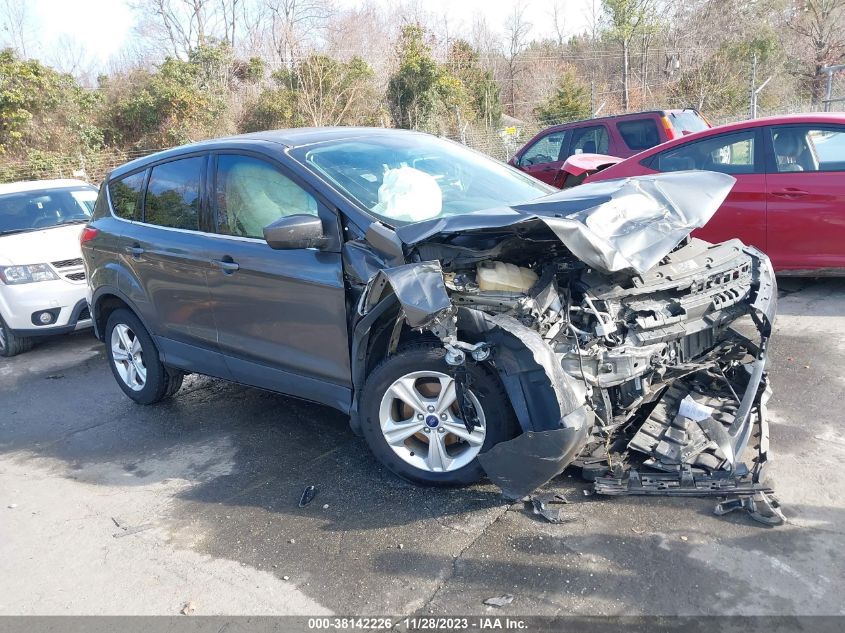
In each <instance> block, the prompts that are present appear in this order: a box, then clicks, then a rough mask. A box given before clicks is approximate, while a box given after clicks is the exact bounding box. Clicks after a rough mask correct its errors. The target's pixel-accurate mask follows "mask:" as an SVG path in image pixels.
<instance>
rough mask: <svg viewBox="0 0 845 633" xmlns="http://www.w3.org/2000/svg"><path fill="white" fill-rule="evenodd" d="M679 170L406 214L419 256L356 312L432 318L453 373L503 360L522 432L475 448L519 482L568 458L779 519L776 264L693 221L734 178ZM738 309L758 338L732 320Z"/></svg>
mask: <svg viewBox="0 0 845 633" xmlns="http://www.w3.org/2000/svg"><path fill="white" fill-rule="evenodd" d="M672 176H675V179H674V180H673V179H671V178H667V177H666V176H659V177H652V178H651V180H650V181H649V182H650V183H651V185H654V188H651V189H650V188H648V187H646V186H644V184H643V182H634V181H637V180H638V179H631V180H628V181H621V184H620V182H610V183H598V184H597V185H596V186H584V187H579V188H577V189H573V190H569V191H567V192H564V193H563V194H561V195H560V197H559V198H558V200H559V203H558V204H557V205H555V204H554V201H551V202H547V203H544V204H546V205H547V207H548V210H546V209H543V210H542V212H541V210H540V209H538V208H537V205H535V206H534V207H531V208H527V207H526V208H524V209H522V208H520V209H516V211H517V213H516V214H515V216H514V217H508V216H506V215H503V214H495V215H493V216H491V217H488V218H485V217H475V218H473V217H472V216H461V217H458V218H454V221H453V222H451V225H452V226H449V224H450V222H448V221H446V222H445V223H444V222H443V221H442V220H441V221H439V225H438V226H435V227H426V226H420V224H417V225H412V226H411V227H405V229H404V230H403V229H400V230H397V231H396V233H397V235H398V236H399V238H400V239H401V249H402V251H401V252H402V253H403V259H404V261H405V262H409V263H402V264H400V263H399V262H400V261H401V260H400V259H399V257H398V253H396V252H395V251H394V254H395V257H394V261H393V263H394V264H398V265H394V266H386V267H384V268H381V269H380V270H378V271H377V272H376V273H375V274H374V275H372V277H371V278H370V279H369V280H368V283H367V286H366V289H365V291H364V292H363V293H362V295H361V298H360V303H359V314H361V315H362V316H364V317H365V318H366V317H367V316H369V315H371V314H372V313H373V312H374V311H375V310H376V309H377V306H378V305H379V303H380V302H383V301H385V300H386V299H385V297H388V296H392V297H395V299H396V300H398V302H399V304H400V305H401V310H400V315H399V318H398V319H397V324H396V327H395V328H394V337H393V339H398V335H399V330H400V329H401V328H402V327H410V328H412V329H414V330H416V331H419V332H427V333H429V334H433V335H434V336H436V337H437V339H439V340H440V341H441V342H442V344H443V347H444V348H445V349H446V352H447V355H446V359H447V362H448V363H449V364H450V365H451V366H453V367H454V368H456V370H457V371H456V374H455V375H456V376H462V375H463V374H462V373H461V371H460V368H461V367H462V366H463V365H465V364H466V363H490V364H492V365H493V366H494V367H495V369H496V371H497V372H498V373H499V376H500V378H501V380H502V383H503V384H504V387H505V389H506V391H507V393H508V396H509V398H510V400H511V404H512V405H513V407H514V411H515V413H516V416H517V418H518V420H519V423H520V426H521V427H522V434H520V435H518V436H517V437H516V438H514V439H512V440H510V441H506V442H502V443H500V444H498V445H496V446H494V447H493V448H492V449H491V450H489V451H487V452H485V453H482V454H481V455H479V458H478V459H479V460H480V462H481V464H482V466H483V467H484V470H485V472H486V473H487V475H488V476H489V477H490V479H491V480H492V481H493V482H494V483H496V484H497V485H498V486H499V487H500V488H501V489H502V490H503V492H504V494H505V495H506V496H507V497H509V498H513V499H518V498H521V497H524V496H526V495H529V494H531V493H532V491H534V490H535V489H536V488H537V487H539V486H541V485H543V484H545V483H546V482H547V481H549V480H550V479H551V478H552V477H554V476H556V475H557V474H559V473H560V472H562V471H563V469H564V468H566V467H567V466H569V465H570V464H572V465H576V466H580V467H581V468H582V469H583V473H584V476H585V477H586V478H587V479H590V480H593V481H594V482H595V483H594V486H595V491H596V492H597V493H601V494H610V495H620V494H633V495H649V494H679V495H684V494H686V495H706V496H719V497H729V498H730V501H729V502H727V505H726V504H722V505H721V506H720V507H721V509H722V510H723V511H725V512H726V511H729V510H731V509H734V507H744V508H746V509H749V510H752V511H753V512H752V513H753V514H755V515H756V518H759V519H760V520H763V521H767V522H777V521H778V520H779V517H780V516H781V515H780V513H779V511H778V510H777V503H776V501H774V500H773V498H772V497H771V492H772V491H771V490H770V489H769V488H767V487H766V486H765V483H764V471H765V466H766V461H767V454H768V429H767V425H766V419H765V403H766V400H767V399H768V397H769V394H770V390H769V387H768V381H767V379H766V375H765V362H766V347H767V343H768V338H769V336H770V334H771V325H772V320H773V318H774V306H775V301H776V285H775V278H774V273H773V271H772V268H771V265H770V264H769V262H768V259H767V258H766V257H765V255H763V254H762V253H760V252H759V251H757V250H756V249H754V248H750V247H746V246H744V245H743V244H742V243H740V242H739V241H738V240H732V241H728V242H725V243H722V244H716V245H713V244H709V243H706V242H703V241H701V240H698V239H695V238H690V237H689V232H690V231H691V230H692V228H695V226H696V225H697V226H700V225H701V224H702V223H703V222H706V219H709V217H710V215H712V213H713V212H715V209H716V208H717V207H718V205H719V204H720V203H721V201H722V200H723V199H724V196H725V195H727V192H728V191H729V190H730V186H731V185H732V181H733V179H731V178H730V177H727V176H723V175H720V174H704V175H703V178H702V173H701V172H699V173H698V174H697V175H696V177H695V178H694V179H693V178H692V177H691V176H690V174H674V175H672ZM679 176H680V178H679ZM684 177H685V178H686V179H687V181H686V182H683V178H684ZM702 180H703V182H702ZM690 182H695V185H696V187H700V186H702V185H703V186H704V187H707V188H709V189H708V190H709V191H710V192H711V194H712V195H710V196H709V198H707V197H705V198H706V199H705V200H704V201H702V200H700V199H696V197H695V195H693V196H691V197H690V196H689V194H687V198H685V199H681V196H679V195H678V193H677V192H678V191H679V190H678V189H673V187H676V186H680V185H682V184H684V185H686V186H689V183H690ZM631 183H633V188H632V184H631ZM655 183H656V184H655ZM590 187H592V189H591V188H590ZM567 194H568V195H567ZM590 196H593V197H592V198H591V197H590ZM552 198H555V196H552ZM693 209H697V210H698V211H699V212H700V213H699V215H698V216H695V213H693V212H692V211H691V210H693ZM631 210H633V211H631ZM649 214H652V215H649ZM708 214H709V215H708ZM579 223H580V224H579ZM421 224H425V223H421ZM382 237H383V236H381V235H375V236H371V240H370V242H371V243H374V244H377V245H380V244H383V243H384V240H383V239H382ZM388 250H389V249H387V248H385V247H384V246H382V252H385V251H388ZM391 291H392V294H391ZM742 321H747V323H746V327H745V330H749V329H750V330H752V331H753V330H754V329H756V331H757V336H754V339H755V340H752V339H751V338H748V337H747V336H745V335H743V334H741V333H740V332H739V331H737V329H735V328H734V326H736V325H737V324H738V323H741V322H742ZM758 337H759V338H758ZM391 345H394V346H395V340H392V341H391ZM388 351H389V350H388ZM456 379H457V378H456ZM465 406H467V407H469V408H471V406H472V405H471V403H469V402H468V401H466V403H465ZM465 419H467V420H470V421H471V420H472V419H473V416H472V411H471V410H470V411H468V412H467V416H466V418H465ZM470 423H471V422H468V423H467V424H468V425H469V424H470ZM468 430H471V429H469V427H468ZM748 448H750V449H751V450H752V451H753V453H754V455H753V457H752V459H751V461H750V462H749V463H750V465H747V464H746V463H745V462H743V461H741V458H742V456H743V454H744V453H745V452H746V449H748ZM756 503H761V504H762V505H763V509H762V510H758V508H757V506H756V505H755V504H756ZM752 506H754V507H753V508H752Z"/></svg>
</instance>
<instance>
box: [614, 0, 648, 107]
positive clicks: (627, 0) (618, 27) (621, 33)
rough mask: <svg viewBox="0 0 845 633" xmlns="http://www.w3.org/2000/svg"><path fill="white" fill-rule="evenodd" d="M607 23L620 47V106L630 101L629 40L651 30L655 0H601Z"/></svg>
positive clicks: (625, 105) (626, 104)
mask: <svg viewBox="0 0 845 633" xmlns="http://www.w3.org/2000/svg"><path fill="white" fill-rule="evenodd" d="M602 2H603V5H604V10H605V13H606V15H607V19H608V23H609V27H610V29H609V35H610V36H611V37H612V38H613V40H614V41H616V42H618V43H619V45H620V46H621V49H622V107H623V108H624V110H625V111H626V112H627V111H628V105H629V103H630V94H629V92H630V88H629V82H630V75H631V63H630V57H631V42H632V41H633V40H634V38H635V37H636V36H637V35H641V34H643V33H644V32H646V31H648V30H651V29H652V28H653V25H654V18H655V0H602Z"/></svg>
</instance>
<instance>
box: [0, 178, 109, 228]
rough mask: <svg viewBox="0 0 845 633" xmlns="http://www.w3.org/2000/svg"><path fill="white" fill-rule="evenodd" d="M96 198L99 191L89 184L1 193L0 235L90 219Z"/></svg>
mask: <svg viewBox="0 0 845 633" xmlns="http://www.w3.org/2000/svg"><path fill="white" fill-rule="evenodd" d="M96 199H97V190H96V189H93V188H87V187H75V188H65V189H35V190H33V191H23V192H20V193H7V194H3V195H0V235H6V234H9V233H23V232H25V231H36V230H39V229H46V228H50V227H52V226H58V225H60V224H73V223H77V222H87V221H88V220H90V219H91V212H92V211H93V210H94V202H95V201H96Z"/></svg>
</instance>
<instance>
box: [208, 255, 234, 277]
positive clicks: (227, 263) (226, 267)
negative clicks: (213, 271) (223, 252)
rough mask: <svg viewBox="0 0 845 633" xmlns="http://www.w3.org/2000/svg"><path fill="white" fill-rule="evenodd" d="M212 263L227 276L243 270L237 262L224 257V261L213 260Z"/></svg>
mask: <svg viewBox="0 0 845 633" xmlns="http://www.w3.org/2000/svg"><path fill="white" fill-rule="evenodd" d="M211 263H212V264H214V265H215V266H217V267H218V268H219V269H220V270H222V271H223V272H224V273H225V274H227V275H231V274H232V273H233V272H235V271H237V270H240V268H241V267H240V266H239V265H238V263H237V262H235V261H234V260H232V258H231V257H224V258H223V259H212V260H211Z"/></svg>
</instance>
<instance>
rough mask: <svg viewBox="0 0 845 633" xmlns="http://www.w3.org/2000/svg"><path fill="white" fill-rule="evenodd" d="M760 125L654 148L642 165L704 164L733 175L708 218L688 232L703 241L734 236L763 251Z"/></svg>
mask: <svg viewBox="0 0 845 633" xmlns="http://www.w3.org/2000/svg"><path fill="white" fill-rule="evenodd" d="M761 135H762V128H750V129H748V130H741V131H739V132H729V133H726V134H715V135H713V136H708V137H707V138H705V139H701V140H700V141H694V142H691V143H685V144H683V145H680V146H678V147H675V148H674V149H671V150H667V151H664V152H660V153H658V154H655V155H654V156H653V157H652V158H651V159H649V162H648V165H649V166H650V167H651V168H652V169H656V170H657V171H661V172H668V171H683V170H688V169H706V170H709V171H717V172H720V173H723V174H730V175H731V176H733V177H734V178H736V184H735V185H734V187H733V189H732V190H731V192H730V194H728V197H727V199H726V200H725V201H724V202H723V203H722V206H721V207H719V210H718V211H717V212H716V215H714V216H713V217H712V218H711V219H710V222H708V223H707V224H706V225H705V226H704V227H702V228H700V229H696V231H695V232H694V233H693V235H694V236H695V237H699V238H701V239H703V240H707V241H708V242H723V241H725V240H728V239H731V238H735V237H736V238H739V239H740V240H742V241H743V242H744V243H745V244H750V245H752V246H756V247H757V248H759V249H761V250H763V251H766V250H767V244H766V193H765V188H766V176H765V174H764V169H763V163H764V154H763V149H762V144H761Z"/></svg>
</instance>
